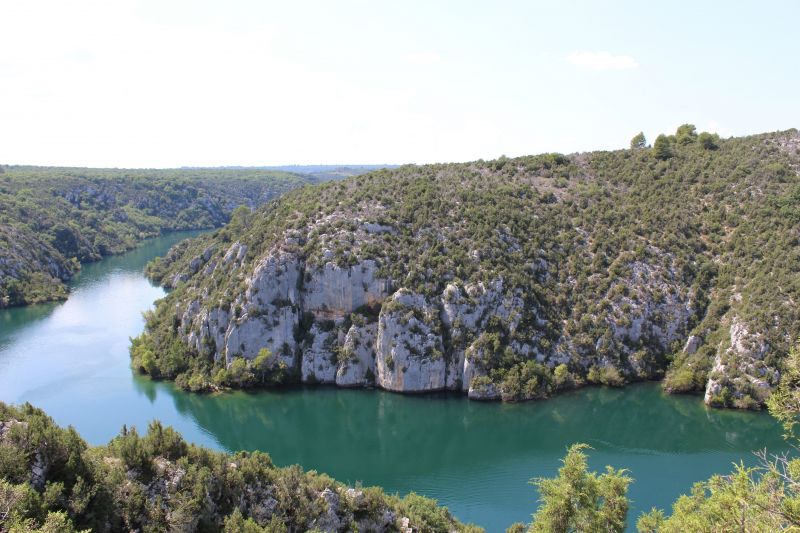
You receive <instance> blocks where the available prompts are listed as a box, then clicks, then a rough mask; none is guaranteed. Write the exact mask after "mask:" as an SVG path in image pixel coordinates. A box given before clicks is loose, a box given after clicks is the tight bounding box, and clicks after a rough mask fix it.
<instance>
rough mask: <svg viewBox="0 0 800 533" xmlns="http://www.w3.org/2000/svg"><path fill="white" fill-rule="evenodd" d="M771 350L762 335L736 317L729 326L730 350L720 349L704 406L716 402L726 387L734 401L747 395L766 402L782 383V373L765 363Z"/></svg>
mask: <svg viewBox="0 0 800 533" xmlns="http://www.w3.org/2000/svg"><path fill="white" fill-rule="evenodd" d="M768 351H769V345H768V344H767V342H766V340H765V339H764V336H763V335H762V334H761V333H757V332H756V333H753V332H751V331H750V330H749V329H748V327H747V325H746V324H744V323H743V322H742V321H740V320H739V319H738V318H734V319H733V320H732V321H731V326H730V347H729V348H728V349H727V350H717V355H716V356H715V357H714V366H713V368H712V369H711V372H709V374H708V381H707V382H706V391H705V395H704V401H705V403H707V404H711V403H713V402H714V399H715V397H717V396H718V395H719V394H720V393H722V392H723V389H726V388H727V389H728V392H729V394H730V397H731V398H733V399H734V400H735V399H739V398H742V397H743V396H744V395H745V394H749V395H750V396H751V398H753V399H754V400H756V401H758V402H760V401H763V400H765V399H766V398H767V397H768V396H769V394H770V392H771V390H772V387H774V386H775V385H777V383H778V381H779V380H780V373H779V372H778V371H777V370H776V369H774V368H772V367H770V366H769V365H767V364H766V363H765V362H764V361H763V359H764V356H765V355H766V354H767V352H768ZM753 396H755V397H753Z"/></svg>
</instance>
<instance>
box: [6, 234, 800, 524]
mask: <svg viewBox="0 0 800 533" xmlns="http://www.w3.org/2000/svg"><path fill="white" fill-rule="evenodd" d="M185 236H186V234H172V235H168V236H165V237H161V238H158V239H152V240H150V241H148V242H147V243H145V245H143V246H142V247H141V248H138V249H137V250H135V251H133V252H130V253H128V254H125V255H122V256H117V257H112V258H108V259H105V260H103V261H102V262H100V263H94V264H91V265H86V266H84V268H83V271H82V272H81V274H80V275H79V276H77V277H76V278H75V280H74V281H73V283H72V289H73V290H72V294H71V296H70V298H69V300H67V301H66V302H64V303H60V304H48V305H39V306H33V307H28V308H21V309H11V310H0V400H2V401H5V402H11V403H20V402H31V403H32V404H34V405H36V406H38V407H42V408H43V409H45V410H46V411H47V412H48V413H49V414H50V415H51V416H53V417H54V418H55V419H56V421H58V422H59V423H61V424H72V425H73V426H75V427H76V428H77V429H78V431H79V432H80V433H81V434H82V435H83V436H84V437H85V438H86V439H87V440H88V441H89V442H91V443H93V444H100V443H105V442H106V441H108V440H109V439H110V438H111V437H113V436H114V435H115V434H116V433H117V432H118V431H119V430H120V428H121V427H122V425H123V424H127V425H128V426H131V425H136V426H138V427H140V428H142V429H143V428H144V427H145V426H146V424H147V422H148V421H150V420H152V419H154V418H158V419H160V420H162V421H163V422H165V423H167V424H171V425H173V426H175V427H176V428H177V429H178V430H179V431H180V432H181V433H183V435H184V437H186V438H187V439H188V440H190V441H192V442H195V443H198V444H203V445H207V446H211V447H213V448H217V449H224V450H239V449H247V450H255V449H259V450H264V451H267V452H269V453H270V454H271V456H272V458H273V460H274V461H275V462H276V463H277V464H280V465H288V464H292V463H299V464H301V465H302V466H303V467H304V468H306V469H317V470H319V471H322V472H326V473H328V474H330V475H331V476H333V477H335V478H337V479H339V480H341V481H345V482H349V483H355V482H357V481H361V482H363V483H364V484H365V485H381V486H383V487H384V488H385V489H386V490H387V491H390V492H399V493H401V494H405V493H407V492H409V491H411V490H414V491H416V492H419V493H421V494H424V495H426V496H430V497H432V498H436V499H438V500H439V501H440V502H441V503H443V504H445V505H447V506H448V507H449V508H450V509H451V511H453V513H454V514H455V515H456V516H457V517H459V518H460V519H462V520H465V521H471V522H475V523H477V524H480V525H482V526H484V527H486V528H487V531H502V530H503V529H504V528H505V527H506V526H508V525H509V524H510V523H512V522H514V521H527V520H528V519H529V517H530V513H531V512H533V510H534V509H535V506H536V498H537V496H536V493H535V490H534V488H533V487H532V486H530V485H529V484H528V480H529V479H530V478H531V477H535V476H550V475H552V474H553V473H554V472H555V471H556V469H557V468H558V462H559V459H560V458H561V457H562V456H563V455H564V451H565V449H566V447H567V446H568V445H569V444H571V443H573V442H579V441H580V442H586V443H589V444H590V445H591V446H592V447H593V448H594V451H593V452H591V463H592V466H593V467H594V468H602V467H603V466H604V465H606V464H610V465H613V466H615V467H618V468H621V467H625V468H628V469H629V470H630V475H631V476H632V477H633V478H635V480H636V481H635V483H634V484H633V485H632V486H631V489H630V496H631V498H632V499H633V508H632V510H631V514H630V515H629V516H630V517H631V519H630V520H629V522H631V523H633V522H635V517H636V516H637V515H638V514H639V512H640V511H642V510H646V509H649V508H650V507H652V506H658V507H664V508H668V506H669V505H670V504H671V502H672V501H673V500H674V499H675V498H676V497H677V496H678V495H679V494H681V493H683V492H686V491H687V490H688V489H689V487H690V485H691V484H692V483H693V482H695V481H699V480H702V479H705V478H707V477H708V476H709V475H711V474H712V473H715V472H727V471H729V470H730V468H731V464H732V463H733V462H737V461H740V460H744V461H745V462H746V463H753V462H754V458H753V456H752V454H751V451H752V450H754V449H758V448H763V447H764V446H767V447H768V448H770V449H771V450H776V451H777V450H779V449H782V448H783V447H784V445H783V443H782V441H781V438H780V429H779V427H778V426H777V424H775V423H774V422H773V420H772V419H771V418H770V417H769V416H767V415H765V414H754V413H739V412H729V411H717V410H709V409H706V408H705V407H704V406H703V404H702V402H701V401H700V399H699V398H696V397H673V396H666V395H664V394H662V393H661V391H660V389H659V387H658V385H657V384H642V385H635V386H631V387H628V388H626V389H624V390H611V389H600V388H591V389H584V390H581V391H577V392H574V393H571V394H567V395H564V396H560V397H558V398H555V399H552V400H549V401H546V402H536V403H524V404H516V405H504V404H499V403H476V402H469V401H466V400H465V399H463V398H462V397H458V396H413V397H412V396H400V395H395V394H389V393H385V392H381V391H362V390H344V389H335V388H314V389H304V388H299V389H294V390H288V391H281V392H263V393H258V394H247V393H231V394H223V395H213V396H198V395H191V394H186V393H183V392H181V391H178V390H176V389H175V388H174V387H172V386H171V385H170V384H168V383H156V382H152V381H149V380H147V379H145V378H140V377H138V376H134V375H133V374H132V373H131V371H130V368H129V366H128V364H129V359H128V339H129V337H131V336H135V335H137V334H138V333H139V332H140V331H141V329H142V326H143V320H142V316H141V313H142V311H144V310H146V309H148V308H149V307H151V305H152V303H153V301H154V300H156V299H158V298H160V297H161V296H163V294H164V292H163V290H161V289H160V288H157V287H154V286H152V285H151V284H150V283H149V282H148V281H147V280H146V279H145V278H144V276H143V275H142V269H143V267H144V265H145V263H146V262H147V261H149V260H150V259H152V258H153V257H155V256H157V255H161V254H163V253H164V252H165V251H166V250H167V249H168V248H169V246H171V245H172V244H173V243H175V242H177V241H178V240H180V239H181V238H184V237H185Z"/></svg>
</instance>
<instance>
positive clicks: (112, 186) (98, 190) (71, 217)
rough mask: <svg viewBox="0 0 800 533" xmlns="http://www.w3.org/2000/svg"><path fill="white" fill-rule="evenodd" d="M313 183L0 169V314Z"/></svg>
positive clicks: (239, 175)
mask: <svg viewBox="0 0 800 533" xmlns="http://www.w3.org/2000/svg"><path fill="white" fill-rule="evenodd" d="M315 181H316V180H315V179H313V178H311V177H308V176H299V175H297V174H292V173H287V172H280V171H267V170H253V169H230V170H226V169H174V170H119V169H83V168H54V167H29V166H0V308H2V307H8V306H13V305H23V304H28V303H34V302H42V301H47V300H54V299H60V298H64V297H65V296H66V294H67V289H66V285H65V284H64V282H65V281H66V280H68V279H69V278H70V277H71V276H72V275H73V274H74V273H75V271H76V270H77V269H78V268H79V263H80V262H83V261H95V260H97V259H99V258H100V257H102V256H104V255H109V254H115V253H119V252H122V251H125V250H128V249H130V248H132V247H133V246H135V245H136V244H137V243H138V242H140V241H141V240H142V239H144V238H147V237H152V236H155V235H158V234H160V233H163V232H165V231H171V230H185V229H200V228H213V227H217V226H221V225H222V224H224V223H225V222H227V221H228V220H229V219H230V215H231V213H232V212H233V210H234V209H235V208H236V207H238V206H241V205H245V206H249V207H257V206H259V205H261V204H263V203H265V202H267V201H269V200H271V199H273V198H275V197H276V196H277V195H279V194H282V193H284V192H286V191H288V190H289V189H291V188H294V187H298V186H301V185H304V184H307V183H313V182H315Z"/></svg>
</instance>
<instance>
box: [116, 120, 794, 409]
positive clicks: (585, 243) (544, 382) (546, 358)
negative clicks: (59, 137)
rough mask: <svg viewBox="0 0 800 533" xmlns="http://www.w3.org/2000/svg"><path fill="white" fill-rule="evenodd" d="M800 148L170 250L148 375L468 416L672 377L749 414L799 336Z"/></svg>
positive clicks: (343, 202)
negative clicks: (340, 395)
mask: <svg viewBox="0 0 800 533" xmlns="http://www.w3.org/2000/svg"><path fill="white" fill-rule="evenodd" d="M799 171H800V135H799V134H798V132H797V130H789V131H784V132H777V133H769V134H762V135H754V136H749V137H741V138H731V139H719V138H718V137H716V136H715V135H711V134H708V133H700V134H698V133H697V132H696V130H695V128H694V127H693V126H691V125H685V126H682V127H681V128H679V130H678V131H677V132H676V133H675V134H674V135H662V136H660V137H659V138H658V139H657V140H656V141H655V143H654V145H653V147H652V148H651V147H649V146H648V145H647V143H646V142H645V141H644V139H643V136H637V137H636V138H634V139H633V141H632V143H631V148H630V149H625V150H618V151H613V152H593V153H584V154H575V155H569V156H565V155H560V154H544V155H538V156H528V157H519V158H514V159H509V158H501V159H498V160H495V161H475V162H471V163H463V164H446V165H445V164H443V165H426V166H404V167H400V168H397V169H391V170H380V171H376V172H372V173H368V174H365V175H361V176H356V177H352V178H349V179H346V180H341V181H336V182H331V183H325V184H323V185H319V186H316V187H311V188H304V189H299V190H295V191H292V192H290V193H288V194H287V195H285V196H283V197H282V198H281V199H279V200H278V201H277V202H270V203H269V204H268V205H267V206H264V207H262V208H261V209H259V210H257V211H256V212H255V213H253V214H247V213H240V214H239V215H240V216H237V217H234V220H233V221H232V222H231V223H230V224H229V225H228V226H226V227H225V228H223V229H220V230H218V231H216V232H214V233H213V234H209V235H205V236H202V237H200V238H198V239H196V240H193V241H190V242H185V243H182V244H181V245H179V246H178V247H176V248H175V249H174V250H172V252H171V253H170V254H168V256H167V257H166V258H165V259H163V260H160V261H157V262H155V263H154V264H153V265H151V267H150V270H149V272H150V275H151V276H152V277H153V278H154V279H156V280H158V281H160V282H162V283H164V284H166V285H170V286H174V287H176V290H174V291H173V292H171V293H170V294H169V295H168V296H167V297H166V299H164V300H163V301H161V302H160V303H159V304H158V305H157V307H156V310H155V312H154V313H152V314H151V315H149V316H148V321H147V329H146V332H145V333H144V334H143V335H142V337H140V338H139V339H137V340H136V341H135V342H134V346H133V349H132V355H133V362H134V366H135V367H136V368H138V369H140V370H142V371H144V372H147V373H149V374H151V375H153V376H155V377H160V378H175V379H177V380H178V383H179V384H180V385H181V386H183V387H185V388H187V389H192V390H204V389H206V390H207V389H209V388H219V387H251V386H268V385H270V384H275V383H283V382H298V381H302V382H308V383H313V382H322V383H336V384H339V385H342V386H378V387H382V388H384V389H388V390H393V391H399V392H421V391H427V390H439V389H452V390H462V391H464V392H465V393H467V394H468V395H469V397H470V398H474V399H502V400H509V401H513V400H524V399H532V398H543V397H546V396H548V395H551V394H554V393H556V392H558V391H561V390H565V389H569V388H573V387H577V386H581V385H584V384H587V383H603V384H607V385H623V384H625V383H628V382H631V381H636V380H643V379H656V378H665V385H666V388H667V390H669V391H673V392H695V391H696V392H704V393H705V395H706V401H707V402H708V403H710V404H715V405H728V406H735V407H744V408H755V407H758V406H760V405H762V403H763V401H764V399H765V398H766V397H767V396H768V395H769V393H770V391H771V390H772V388H773V387H774V386H775V384H776V383H777V382H778V381H779V379H780V375H781V371H782V366H783V359H784V357H785V355H786V353H787V350H788V347H789V346H790V344H791V342H792V340H793V339H795V338H796V337H797V335H798V333H800V320H798V318H800V317H798V308H797V302H798V301H800V278H798V276H797V272H798V271H800V254H799V253H798V252H800V248H798V233H799V232H800V177H799V176H798V172H799Z"/></svg>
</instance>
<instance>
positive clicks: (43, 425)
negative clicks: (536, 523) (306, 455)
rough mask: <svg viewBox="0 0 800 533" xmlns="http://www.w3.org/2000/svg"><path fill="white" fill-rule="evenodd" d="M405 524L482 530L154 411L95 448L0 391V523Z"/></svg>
mask: <svg viewBox="0 0 800 533" xmlns="http://www.w3.org/2000/svg"><path fill="white" fill-rule="evenodd" d="M404 528H408V529H404ZM412 529H413V531H426V532H431V533H438V532H441V533H449V532H452V531H465V532H469V531H472V532H478V531H481V530H480V529H479V528H476V527H473V526H465V525H463V524H460V523H459V522H458V521H456V520H455V519H454V518H453V517H452V516H451V515H450V513H449V512H448V511H447V509H446V508H443V507H437V505H436V502H435V501H433V500H429V499H427V498H423V497H421V496H418V495H416V494H413V493H412V494H409V495H408V496H406V497H404V498H402V499H401V498H399V497H397V496H391V495H387V494H385V493H384V492H383V491H382V490H380V489H379V488H361V487H356V488H353V487H347V486H345V485H342V484H341V483H338V482H337V481H335V480H333V479H331V478H329V477H328V476H326V475H324V474H318V473H316V472H314V471H310V472H304V471H303V470H302V469H301V468H300V467H299V466H291V467H288V468H278V467H276V466H275V465H273V464H272V461H271V460H270V458H269V456H268V455H267V454H265V453H260V452H253V453H248V452H237V453H234V454H225V453H220V452H214V451H211V450H208V449H206V448H201V447H198V446H194V445H191V444H187V443H186V442H185V441H184V440H183V439H182V438H181V436H180V435H179V434H177V433H176V432H175V431H174V430H173V429H172V428H169V427H167V428H165V427H163V426H162V425H161V424H160V423H158V422H153V423H151V424H150V426H149V428H148V431H147V434H146V435H142V436H140V435H139V434H138V433H137V432H136V430H135V428H132V429H130V430H128V429H127V428H124V427H123V430H122V432H121V433H120V434H119V436H117V437H115V438H114V439H113V440H112V441H111V442H110V443H108V445H106V446H98V447H90V446H87V444H86V443H85V442H84V441H83V440H82V439H81V437H80V436H79V435H78V434H77V433H76V431H75V430H74V429H72V428H71V427H70V428H68V429H63V428H60V427H58V426H57V425H56V424H55V423H54V422H53V420H52V419H51V418H49V417H48V416H47V415H45V414H44V413H43V412H42V411H41V410H39V409H36V408H33V407H31V406H30V405H28V404H26V405H24V406H21V407H13V406H8V405H6V404H3V403H2V402H0V532H4V533H5V532H23V531H24V532H39V531H41V532H42V533H45V532H47V533H49V532H61V533H68V532H72V531H77V530H86V531H143V532H160V531H222V530H224V531H226V532H229V533H245V532H247V533H258V532H265V533H266V532H270V533H278V532H288V533H291V532H302V531H328V532H335V531H376V532H381V531H411V530H412Z"/></svg>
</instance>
